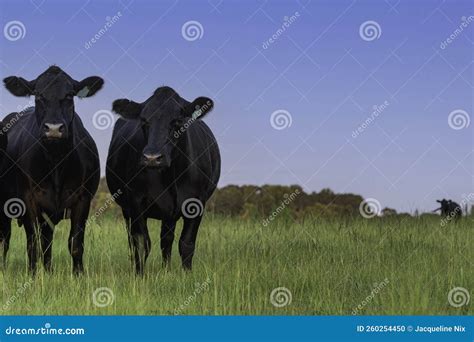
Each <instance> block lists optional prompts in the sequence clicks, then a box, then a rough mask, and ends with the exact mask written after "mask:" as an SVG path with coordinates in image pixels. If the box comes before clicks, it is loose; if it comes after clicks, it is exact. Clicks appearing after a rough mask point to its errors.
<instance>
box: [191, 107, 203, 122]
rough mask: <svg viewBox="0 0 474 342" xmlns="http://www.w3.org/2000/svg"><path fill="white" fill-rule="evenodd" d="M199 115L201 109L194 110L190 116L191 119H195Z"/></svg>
mask: <svg viewBox="0 0 474 342" xmlns="http://www.w3.org/2000/svg"><path fill="white" fill-rule="evenodd" d="M200 116H201V110H200V109H198V110H196V111H194V112H193V115H191V118H192V119H193V120H196V119H197V118H198V117H200Z"/></svg>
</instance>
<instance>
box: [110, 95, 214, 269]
mask: <svg viewBox="0 0 474 342" xmlns="http://www.w3.org/2000/svg"><path fill="white" fill-rule="evenodd" d="M212 108H213V102H212V101H211V100H210V99H209V98H205V97H198V98H197V99H195V100H194V101H193V102H188V101H186V100H185V99H183V98H182V97H181V96H179V95H178V94H177V93H176V92H175V91H174V90H173V89H171V88H169V87H160V88H158V89H157V90H156V91H155V92H154V93H153V95H152V96H151V97H150V98H149V99H147V100H146V101H145V102H143V103H137V102H133V101H130V100H125V99H120V100H116V101H115V102H114V103H113V110H114V111H115V112H116V113H118V114H120V115H121V116H122V118H123V119H122V118H121V119H118V120H117V122H116V124H115V127H114V131H113V135H112V141H111V143H110V148H109V155H108V158H107V169H106V176H107V184H108V186H109V189H110V191H111V192H112V193H116V192H118V191H119V190H121V189H122V191H123V195H121V196H119V197H117V199H116V202H117V203H118V204H119V205H120V206H121V207H122V212H123V216H124V219H125V222H126V225H127V229H128V234H129V245H130V249H131V253H132V258H133V257H134V259H135V268H136V271H137V273H138V274H142V273H143V269H144V266H145V262H146V259H147V257H148V254H149V252H150V248H151V241H150V237H149V235H148V228H147V219H148V218H154V219H158V220H161V221H162V223H161V251H162V255H163V263H164V264H165V265H169V262H170V257H171V248H172V245H173V240H174V230H175V226H176V221H177V220H178V219H179V218H181V217H182V218H183V220H184V227H183V231H182V233H181V237H180V240H179V253H180V255H181V259H182V265H183V267H184V268H185V269H191V267H192V258H193V255H194V250H195V243H196V236H197V233H198V229H199V225H200V223H201V218H202V214H203V210H204V207H205V204H206V201H207V200H208V199H209V197H210V196H211V195H212V193H213V192H214V190H215V188H216V185H217V182H218V180H219V176H220V168H221V159H220V154H219V149H218V146H217V142H216V139H215V137H214V135H213V134H212V132H211V130H210V129H209V127H208V126H207V125H206V124H205V123H204V122H203V121H201V120H200V119H201V118H203V117H204V115H206V114H207V113H208V112H209V111H210V110H211V109H212Z"/></svg>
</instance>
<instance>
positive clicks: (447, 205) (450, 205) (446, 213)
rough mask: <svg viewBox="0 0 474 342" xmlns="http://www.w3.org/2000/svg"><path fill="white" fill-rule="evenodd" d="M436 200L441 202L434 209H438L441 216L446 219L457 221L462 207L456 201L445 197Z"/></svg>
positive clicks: (460, 215)
mask: <svg viewBox="0 0 474 342" xmlns="http://www.w3.org/2000/svg"><path fill="white" fill-rule="evenodd" d="M437 202H438V203H439V204H441V206H440V207H439V208H438V209H436V210H435V211H438V210H439V211H440V212H441V216H443V217H444V218H445V219H446V220H448V221H451V220H454V221H458V220H459V219H460V218H461V217H462V208H461V206H460V205H459V204H458V203H456V202H453V201H451V200H446V199H442V200H438V201H437Z"/></svg>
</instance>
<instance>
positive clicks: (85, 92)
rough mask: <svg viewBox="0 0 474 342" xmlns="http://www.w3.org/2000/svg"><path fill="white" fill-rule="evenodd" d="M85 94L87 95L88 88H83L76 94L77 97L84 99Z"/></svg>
mask: <svg viewBox="0 0 474 342" xmlns="http://www.w3.org/2000/svg"><path fill="white" fill-rule="evenodd" d="M87 94H89V87H88V86H85V87H84V88H82V89H81V90H79V91H78V92H77V96H78V97H86V96H87Z"/></svg>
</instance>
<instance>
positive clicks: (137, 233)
mask: <svg viewBox="0 0 474 342" xmlns="http://www.w3.org/2000/svg"><path fill="white" fill-rule="evenodd" d="M131 220H132V222H131V229H130V230H131V235H132V255H133V256H134V257H135V270H136V272H137V274H138V275H143V271H144V269H145V263H146V259H147V258H148V255H149V254H150V249H151V240H150V236H149V235H148V227H147V226H146V218H144V217H143V216H142V215H140V216H137V217H134V216H132V217H131Z"/></svg>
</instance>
